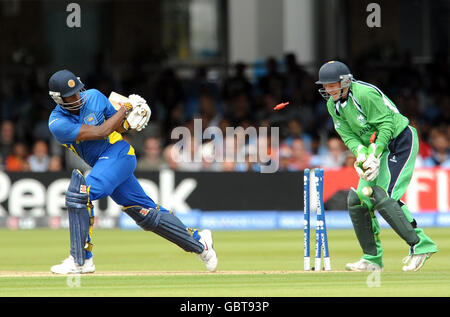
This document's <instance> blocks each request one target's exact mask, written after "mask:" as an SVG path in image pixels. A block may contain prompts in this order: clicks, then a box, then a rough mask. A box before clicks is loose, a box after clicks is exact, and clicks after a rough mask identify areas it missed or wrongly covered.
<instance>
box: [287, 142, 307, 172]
mask: <svg viewBox="0 0 450 317" xmlns="http://www.w3.org/2000/svg"><path fill="white" fill-rule="evenodd" d="M291 149H292V155H291V159H290V161H289V164H288V166H287V169H288V170H289V171H303V170H304V169H305V168H308V167H309V166H310V165H309V162H310V159H311V155H310V154H309V153H308V151H307V150H306V148H305V143H304V142H303V140H302V139H300V138H295V139H293V140H292V146H291Z"/></svg>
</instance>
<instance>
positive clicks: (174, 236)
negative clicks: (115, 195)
mask: <svg viewBox="0 0 450 317" xmlns="http://www.w3.org/2000/svg"><path fill="white" fill-rule="evenodd" d="M122 210H123V211H124V212H125V213H126V214H128V215H129V216H130V217H131V218H132V219H133V220H134V221H136V223H137V224H138V226H139V227H141V228H142V229H144V230H145V231H152V232H154V233H156V234H157V235H159V236H161V237H163V238H165V239H167V240H169V241H170V242H172V243H175V244H176V245H177V246H179V247H180V248H182V249H183V250H185V251H186V252H194V253H197V254H200V253H202V252H203V249H204V247H203V244H201V242H200V241H199V239H200V236H199V234H198V231H197V230H192V229H190V228H186V227H185V226H184V224H183V223H182V222H181V220H180V219H178V217H176V216H175V215H174V214H173V213H172V212H168V211H165V210H161V209H160V208H159V206H158V205H157V206H156V208H144V207H141V206H129V207H124V208H122Z"/></svg>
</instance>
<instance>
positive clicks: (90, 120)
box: [84, 113, 98, 125]
mask: <svg viewBox="0 0 450 317" xmlns="http://www.w3.org/2000/svg"><path fill="white" fill-rule="evenodd" d="M84 123H86V124H87V125H97V123H98V120H97V117H96V116H95V113H90V114H88V115H87V116H86V117H84Z"/></svg>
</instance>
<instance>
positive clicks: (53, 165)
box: [48, 155, 63, 172]
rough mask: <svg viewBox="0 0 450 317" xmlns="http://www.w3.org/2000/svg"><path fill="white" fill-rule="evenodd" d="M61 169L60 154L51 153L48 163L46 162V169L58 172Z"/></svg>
mask: <svg viewBox="0 0 450 317" xmlns="http://www.w3.org/2000/svg"><path fill="white" fill-rule="evenodd" d="M62 169H63V164H62V159H61V157H60V156H57V155H53V156H52V157H51V158H50V163H49V164H48V170H49V171H50V172H59V171H61V170H62Z"/></svg>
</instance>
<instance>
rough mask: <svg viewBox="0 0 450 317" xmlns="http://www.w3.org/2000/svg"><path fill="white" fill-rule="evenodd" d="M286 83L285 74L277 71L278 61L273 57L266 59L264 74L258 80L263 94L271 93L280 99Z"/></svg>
mask: <svg viewBox="0 0 450 317" xmlns="http://www.w3.org/2000/svg"><path fill="white" fill-rule="evenodd" d="M285 84H286V78H285V76H284V75H283V74H282V73H280V72H279V71H278V62H277V60H276V59H275V57H273V56H270V57H268V58H267V59H266V74H265V75H264V76H262V77H261V78H260V80H259V82H258V86H259V89H260V91H261V93H262V94H263V95H267V94H268V95H273V96H274V97H275V98H277V99H281V98H282V97H283V93H284V87H285Z"/></svg>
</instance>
